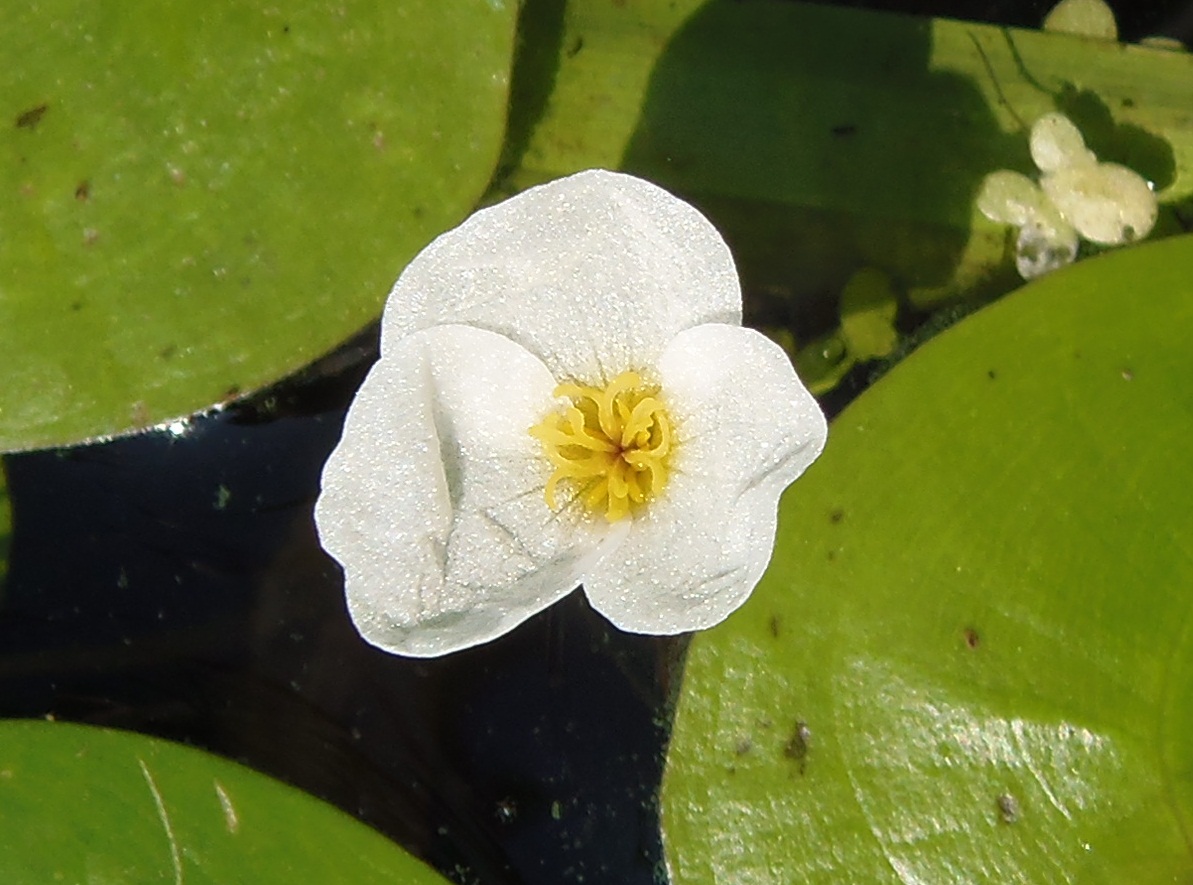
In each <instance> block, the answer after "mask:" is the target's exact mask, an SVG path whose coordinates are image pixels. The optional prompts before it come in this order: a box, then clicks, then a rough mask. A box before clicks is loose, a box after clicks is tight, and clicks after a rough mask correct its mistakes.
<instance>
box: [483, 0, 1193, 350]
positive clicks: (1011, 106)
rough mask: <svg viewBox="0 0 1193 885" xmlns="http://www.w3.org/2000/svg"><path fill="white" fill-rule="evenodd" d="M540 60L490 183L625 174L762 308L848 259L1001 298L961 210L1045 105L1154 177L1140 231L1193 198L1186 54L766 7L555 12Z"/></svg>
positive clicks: (994, 256)
mask: <svg viewBox="0 0 1193 885" xmlns="http://www.w3.org/2000/svg"><path fill="white" fill-rule="evenodd" d="M539 52H540V53H547V54H550V56H551V61H552V62H553V63H554V65H555V68H556V69H555V74H554V89H553V91H552V93H551V96H550V99H549V101H546V102H542V105H543V108H544V110H543V111H542V112H541V113H540V114H539V116H538V119H537V126H535V127H534V129H533V131H532V132H531V134H530V136H529V138H528V139H527V140H526V144H525V147H524V149H523V150H522V151H521V152H520V154H519V156H518V162H517V164H516V166H515V168H513V169H512V170H511V172H510V175H509V177H508V179H507V180H506V181H505V183H504V184H505V187H506V188H507V189H510V190H517V189H521V188H524V187H526V186H528V185H531V184H535V183H538V182H540V181H543V180H545V179H549V178H554V177H557V176H559V175H562V174H566V173H568V172H572V171H575V170H577V169H582V168H588V167H592V166H602V167H606V168H621V169H625V170H627V171H630V172H636V173H638V174H641V175H644V176H645V177H647V178H650V179H652V180H654V181H657V182H658V183H660V184H663V185H664V186H667V187H669V188H671V189H672V190H674V191H676V192H677V193H680V194H682V195H684V196H686V197H688V198H690V199H692V200H693V201H694V202H696V203H697V204H698V205H700V207H701V208H702V209H704V210H705V211H706V212H708V213H709V214H710V216H711V217H712V218H713V220H714V222H715V223H716V224H717V226H718V227H719V228H720V229H721V230H722V231H723V232H724V233H725V235H726V237H727V239H728V240H729V243H730V245H731V246H732V247H733V250H734V254H735V255H736V256H737V258H738V261H739V264H740V266H741V268H742V270H743V275H744V282H745V284H746V286H747V288H748V289H749V290H751V291H755V292H760V293H768V294H770V295H773V296H775V300H776V303H777V304H778V305H779V307H777V308H776V310H777V311H784V310H787V309H788V308H789V307H790V299H796V300H801V301H804V300H806V301H820V302H821V303H830V304H831V302H832V299H834V298H835V297H836V295H837V293H839V292H840V291H841V288H842V286H843V285H844V284H845V281H846V280H847V279H848V278H849V276H850V275H851V274H852V273H853V272H854V271H856V270H857V269H858V268H859V267H863V266H872V267H876V268H878V269H880V270H883V271H885V272H886V273H888V274H889V275H890V276H891V277H892V279H893V280H894V283H895V285H896V288H897V289H898V290H899V291H901V292H907V293H908V294H909V297H910V299H911V301H912V302H913V303H914V304H916V305H917V306H920V307H925V306H931V305H935V304H939V303H941V302H943V301H945V300H948V299H955V298H958V297H960V296H973V295H975V294H981V295H993V294H1001V293H1002V292H1005V291H1007V290H1008V289H1009V288H1012V287H1013V286H1015V285H1018V277H1017V275H1016V274H1015V270H1014V266H1013V263H1012V262H1011V259H1012V257H1013V256H1012V254H1011V252H1009V251H1008V248H1007V246H1008V230H1009V229H1008V228H1005V227H1002V226H999V225H996V224H994V223H993V222H990V221H989V220H988V219H986V218H984V217H983V216H982V215H981V214H980V213H979V212H978V211H977V210H976V208H975V198H976V196H977V193H978V188H979V186H980V184H981V180H982V178H983V176H985V175H986V173H988V172H992V171H994V170H995V169H1000V168H1013V169H1018V170H1020V171H1022V172H1025V173H1033V174H1034V172H1035V169H1034V167H1033V165H1032V163H1031V160H1030V157H1029V155H1028V148H1027V129H1026V127H1027V126H1030V123H1031V121H1032V120H1034V119H1035V118H1036V117H1038V116H1040V115H1042V114H1043V113H1045V112H1047V111H1051V110H1054V109H1057V108H1059V109H1061V110H1063V111H1065V112H1066V113H1068V114H1069V115H1070V116H1071V117H1072V118H1073V120H1074V121H1075V122H1076V123H1077V124H1078V125H1079V126H1080V127H1081V129H1082V131H1083V132H1084V133H1085V134H1086V137H1087V141H1088V142H1089V144H1090V147H1091V148H1093V149H1094V150H1095V151H1096V152H1097V153H1098V156H1099V157H1100V158H1101V159H1103V160H1114V161H1117V162H1121V163H1124V164H1126V165H1128V166H1131V167H1132V168H1134V169H1136V170H1137V171H1139V172H1140V173H1141V174H1143V175H1144V176H1145V177H1147V178H1149V179H1151V180H1153V181H1154V182H1156V184H1157V187H1158V188H1160V189H1161V194H1160V197H1161V200H1162V202H1163V203H1165V204H1166V205H1167V206H1168V207H1169V208H1167V209H1166V211H1165V214H1164V215H1163V216H1162V220H1161V224H1160V226H1159V227H1158V229H1157V234H1160V233H1164V232H1172V231H1173V230H1174V229H1179V225H1178V223H1177V221H1176V217H1175V215H1174V214H1173V212H1172V208H1171V207H1173V206H1175V205H1176V204H1178V203H1184V202H1188V201H1189V200H1190V197H1191V196H1193V122H1191V121H1190V117H1189V114H1188V108H1189V107H1190V106H1193V55H1188V54H1183V53H1172V52H1165V51H1160V50H1152V49H1147V48H1143V47H1137V46H1121V45H1118V44H1115V43H1108V42H1100V41H1092V40H1087V39H1082V38H1078V37H1073V36H1070V35H1067V34H1051V33H1042V32H1039V31H1026V30H1017V29H1009V28H1002V27H996V26H990V25H981V24H974V23H969V22H956V21H949V20H947V19H927V18H918V17H912V16H904V15H892V14H889V13H880V12H873V11H868V10H859V9H846V8H835V7H829V6H824V5H815V4H804V3H795V2H784V0H753V2H750V3H728V2H725V3H721V2H713V3H706V2H704V0H641V2H635V3H610V2H608V0H573V2H570V3H568V4H567V7H566V11H565V14H564V15H563V18H562V22H561V24H560V27H559V33H558V36H557V38H556V39H555V41H554V42H553V43H552V44H550V45H545V46H540V47H539ZM538 66H539V67H540V68H546V67H548V66H547V65H546V64H543V63H541V61H540V62H539V65H538ZM532 98H533V96H531V97H528V98H527V99H525V100H526V101H527V102H530V101H531V99H532ZM516 112H518V113H519V115H520V112H519V107H518V106H516V107H515V108H514V110H513V111H511V115H512V116H513V115H515V113H516ZM801 331H802V330H799V329H797V330H796V333H797V337H801V336H800V332H801Z"/></svg>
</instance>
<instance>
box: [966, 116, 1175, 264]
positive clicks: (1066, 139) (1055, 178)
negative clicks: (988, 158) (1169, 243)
mask: <svg viewBox="0 0 1193 885" xmlns="http://www.w3.org/2000/svg"><path fill="white" fill-rule="evenodd" d="M1031 156H1032V160H1034V161H1035V164H1036V166H1037V167H1039V169H1040V173H1041V174H1040V180H1039V183H1037V182H1035V181H1032V180H1031V179H1030V178H1028V177H1027V176H1026V175H1023V174H1021V173H1018V172H1012V171H1011V170H1009V169H1000V170H998V171H997V172H992V173H990V174H989V175H987V176H986V178H985V180H984V181H983V182H982V188H981V192H980V193H979V194H978V209H979V210H980V211H981V213H982V214H983V215H985V216H986V217H987V218H989V219H990V220H991V221H996V222H999V223H1001V224H1011V225H1014V226H1016V227H1018V228H1019V236H1018V239H1017V240H1016V244H1015V266H1016V267H1017V268H1018V270H1019V274H1020V275H1021V276H1022V277H1023V278H1024V279H1032V278H1034V277H1038V276H1040V275H1042V274H1045V273H1047V272H1048V271H1050V270H1055V269H1056V268H1058V267H1062V266H1064V265H1066V264H1069V263H1070V262H1072V261H1073V259H1074V258H1075V257H1076V256H1077V244H1078V238H1083V239H1085V240H1088V241H1089V242H1091V243H1097V244H1099V245H1102V246H1121V245H1123V244H1124V243H1130V242H1133V241H1135V240H1141V239H1143V238H1144V237H1146V236H1147V235H1148V234H1149V233H1151V230H1152V227H1153V225H1155V223H1156V214H1157V211H1158V206H1157V202H1156V195H1155V192H1154V191H1153V190H1152V186H1151V185H1150V184H1149V183H1148V182H1147V181H1145V180H1144V179H1143V177H1142V176H1140V175H1139V174H1138V173H1136V172H1134V171H1132V170H1131V169H1128V168H1127V167H1126V166H1120V165H1119V164H1117V163H1101V162H1099V161H1098V158H1097V157H1096V156H1095V155H1094V153H1093V151H1091V150H1089V148H1087V147H1086V146H1085V139H1083V138H1082V137H1081V133H1080V132H1079V131H1078V130H1077V127H1076V126H1074V125H1073V122H1072V121H1071V120H1070V119H1069V118H1068V117H1066V116H1065V115H1064V114H1061V113H1050V114H1045V115H1044V116H1043V117H1041V118H1040V119H1038V120H1037V121H1036V122H1035V124H1034V125H1033V126H1032V128H1031Z"/></svg>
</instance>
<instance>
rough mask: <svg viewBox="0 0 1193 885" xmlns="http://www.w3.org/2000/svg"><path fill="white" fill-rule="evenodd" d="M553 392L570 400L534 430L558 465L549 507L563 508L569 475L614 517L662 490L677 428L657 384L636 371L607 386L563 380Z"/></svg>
mask: <svg viewBox="0 0 1193 885" xmlns="http://www.w3.org/2000/svg"><path fill="white" fill-rule="evenodd" d="M554 395H555V396H556V397H561V398H567V399H569V400H571V405H569V406H568V407H567V408H566V409H564V410H563V411H562V412H559V411H557V412H553V413H552V414H550V415H548V416H547V417H546V418H544V419H543V421H542V423H540V424H536V425H535V426H534V427H532V428H531V429H530V435H531V436H533V437H534V438H535V439H537V440H539V441H540V442H541V443H542V444H543V451H544V452H545V453H546V455H547V458H548V459H549V460H550V462H551V464H552V465H553V466H554V467H555V472H554V473H553V474H552V475H551V478H550V479H549V480H548V481H547V487H546V490H545V492H544V497H545V498H546V501H547V506H548V507H550V508H551V509H552V510H558V509H559V505H558V503H557V501H556V497H555V490H556V487H557V486H558V485H559V483H560V482H562V481H563V480H565V479H566V480H569V481H571V482H572V483H574V484H575V486H576V488H577V491H578V493H579V497H580V500H582V501H583V502H584V504H585V506H587V507H588V508H589V509H590V510H592V511H593V512H594V513H603V515H604V517H605V519H607V520H608V521H609V522H616V521H618V520H619V519H624V518H625V517H627V516H629V515H630V513H631V512H632V511H633V510H635V509H637V508H638V507H640V506H641V505H643V504H645V503H646V502H647V501H649V500H650V499H651V498H653V497H654V496H655V495H657V494H658V493H659V492H660V491H662V489H663V486H664V485H665V484H666V482H667V474H668V462H669V460H670V455H671V444H672V433H671V419H670V418H669V417H668V415H667V410H666V409H664V408H663V404H662V403H661V402H660V401H659V399H658V391H657V390H654V389H651V388H648V387H644V386H643V384H642V379H641V378H640V377H639V375H638V374H637V373H636V372H622V373H621V374H620V375H618V376H617V377H616V378H614V379H613V380H612V381H611V382H610V383H609V385H608V386H607V387H605V388H604V389H602V388H599V387H589V386H587V385H584V384H560V385H559V386H558V387H556V388H555V391H554Z"/></svg>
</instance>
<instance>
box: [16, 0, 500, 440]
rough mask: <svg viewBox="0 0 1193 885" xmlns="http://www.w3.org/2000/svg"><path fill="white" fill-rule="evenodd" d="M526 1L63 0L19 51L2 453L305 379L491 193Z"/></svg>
mask: <svg viewBox="0 0 1193 885" xmlns="http://www.w3.org/2000/svg"><path fill="white" fill-rule="evenodd" d="M515 12H516V10H515V9H514V4H513V3H505V2H499V0H461V2H453V3H442V2H439V0H401V2H394V3H380V4H378V3H368V2H364V0H346V2H343V3H304V4H299V5H298V6H297V7H293V6H291V7H286V8H285V9H284V10H282V9H279V8H276V7H268V6H257V5H254V4H244V3H237V2H232V0H202V2H193V0H192V2H183V3H173V4H171V5H170V7H169V10H168V11H167V10H158V11H156V12H149V13H147V12H146V11H145V10H142V9H140V8H136V9H134V8H132V7H128V8H127V9H124V8H121V7H118V6H112V5H111V4H95V3H84V2H80V0H49V2H44V3H36V4H22V5H20V6H15V7H13V8H12V9H10V10H9V11H8V14H7V15H6V18H5V23H4V32H5V39H4V41H3V43H2V44H0V351H3V353H4V355H5V364H6V368H5V370H4V372H3V374H2V375H0V380H2V381H3V383H0V450H6V449H22V448H31V447H37V446H49V445H56V444H62V443H66V442H70V441H75V440H80V439H85V438H90V437H95V436H101V435H107V434H114V433H121V432H125V431H128V430H131V429H135V428H137V427H140V426H145V425H148V424H154V423H158V422H161V421H163V420H166V419H169V418H173V417H176V416H178V415H182V414H186V413H190V412H192V411H195V410H197V409H199V408H202V407H205V406H207V405H210V404H212V403H215V402H217V401H221V400H224V399H227V398H229V397H232V396H235V395H236V394H238V393H241V392H247V391H249V390H252V389H253V388H257V387H260V386H261V385H264V384H266V383H268V382H271V381H274V380H276V379H277V378H279V377H280V376H282V375H284V374H286V373H289V372H292V371H294V370H295V369H297V368H299V367H301V366H302V365H304V364H306V363H307V362H309V361H311V360H312V359H314V358H316V357H318V356H320V355H321V354H323V353H325V352H326V351H328V350H330V349H332V348H333V347H334V346H336V345H337V344H338V343H339V342H341V341H342V340H343V339H345V338H347V337H348V336H349V335H351V334H352V333H353V332H355V331H356V330H357V329H359V328H361V327H362V326H364V325H365V324H366V323H367V322H368V321H369V320H370V319H372V318H373V317H374V316H376V315H377V314H378V313H379V312H380V309H381V305H382V303H383V301H384V298H385V295H386V293H387V292H388V290H389V287H390V285H391V284H392V282H393V280H394V278H395V277H396V276H397V274H398V272H399V271H400V270H401V269H402V267H403V265H404V264H405V263H406V262H407V261H408V260H409V259H410V257H411V256H413V255H414V253H415V252H416V251H417V250H418V249H419V248H421V247H422V246H423V245H425V243H426V242H427V241H429V240H430V239H431V238H432V237H433V236H434V235H435V234H437V233H439V232H440V231H442V230H444V229H445V228H447V227H449V226H451V225H452V224H454V223H455V222H457V221H458V220H459V219H460V218H462V217H463V216H464V215H465V214H467V212H468V211H469V210H470V209H471V208H472V206H473V205H474V204H475V202H476V201H477V199H478V198H479V196H480V195H481V194H482V193H483V191H484V189H485V187H486V185H487V183H488V180H489V178H490V176H491V174H492V171H493V168H494V165H495V163H496V160H497V156H498V154H499V150H500V142H501V136H502V131H503V126H504V120H505V100H506V85H507V79H508V70H509V64H510V55H511V52H512V33H513V20H514V16H515Z"/></svg>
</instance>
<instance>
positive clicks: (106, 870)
mask: <svg viewBox="0 0 1193 885" xmlns="http://www.w3.org/2000/svg"><path fill="white" fill-rule="evenodd" d="M0 881H4V882H11V883H41V882H97V883H125V882H174V883H181V882H186V883H190V885H198V883H202V882H211V883H220V885H225V883H238V882H243V883H246V885H248V883H252V885H258V883H260V885H268V883H275V882H276V883H287V885H289V883H294V882H320V883H323V882H326V883H335V882H343V883H352V885H356V883H373V882H393V883H399V885H418V883H425V885H435V883H440V885H442V883H443V882H444V881H445V880H444V879H442V878H441V877H440V876H438V875H436V874H435V873H433V872H431V870H430V869H428V868H427V867H426V866H424V865H423V864H422V863H421V862H419V861H418V860H415V859H414V858H413V857H411V856H410V855H408V854H406V853H405V852H404V851H402V850H401V849H400V848H398V847H397V846H396V845H394V844H393V843H391V842H389V841H388V840H386V839H385V838H384V837H382V836H381V835H379V834H378V833H376V832H374V831H373V830H371V829H369V828H368V827H366V826H364V825H363V824H361V823H358V822H357V821H355V820H353V819H352V818H351V817H349V816H348V815H346V814H344V813H343V812H340V811H338V810H336V809H334V808H332V807H331V806H330V805H326V804H324V803H323V802H320V801H318V800H317V799H315V798H313V797H311V796H308V795H307V794H305V793H302V792H300V791H299V790H296V789H294V788H293V787H289V786H286V785H285V784H282V783H280V782H277V781H273V780H271V779H269V778H267V777H264V776H263V775H260V774H257V773H256V772H253V771H250V770H249V769H247V768H244V767H242V766H240V765H237V764H235V763H233V762H229V761H227V760H225V759H220V758H219V757H216V756H211V755H208V754H206V753H202V752H200V751H198V750H194V749H191V748H188V747H182V746H179V745H177V744H171V743H168V742H166V741H161V740H156V739H153V738H147V737H144V736H143V735H137V734H131V733H127V732H118V731H110V730H107V729H99V728H90V727H86V726H79V725H68V724H62V723H48V722H21V721H7V722H3V723H0Z"/></svg>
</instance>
